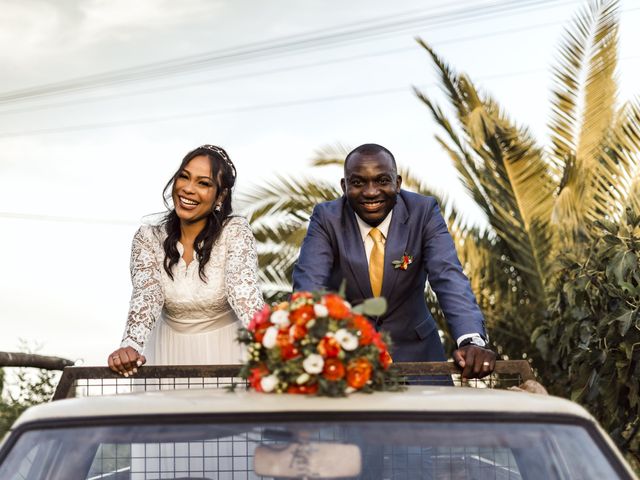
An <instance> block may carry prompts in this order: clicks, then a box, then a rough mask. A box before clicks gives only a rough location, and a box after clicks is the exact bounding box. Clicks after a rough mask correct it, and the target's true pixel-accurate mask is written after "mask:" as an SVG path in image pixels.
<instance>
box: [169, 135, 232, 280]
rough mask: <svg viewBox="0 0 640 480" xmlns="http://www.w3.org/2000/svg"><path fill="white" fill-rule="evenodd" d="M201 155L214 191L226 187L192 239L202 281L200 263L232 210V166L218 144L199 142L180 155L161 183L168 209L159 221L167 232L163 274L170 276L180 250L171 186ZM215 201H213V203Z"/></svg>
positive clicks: (208, 255)
mask: <svg viewBox="0 0 640 480" xmlns="http://www.w3.org/2000/svg"><path fill="white" fill-rule="evenodd" d="M200 155H203V156H205V157H207V158H208V159H209V161H210V162H211V173H212V175H213V176H214V181H215V182H216V183H217V186H218V195H220V194H222V193H223V192H224V191H225V190H226V196H225V197H224V200H223V202H222V205H221V208H220V210H219V211H217V210H216V209H215V208H214V209H213V210H212V211H211V212H210V213H209V215H207V223H206V224H205V226H204V228H203V229H202V231H201V232H200V233H199V234H198V236H197V237H196V239H195V241H194V245H193V248H194V250H195V252H196V255H197V256H198V261H199V262H200V265H199V267H198V274H199V275H200V278H201V279H202V281H204V282H206V281H207V280H206V275H205V273H204V267H205V265H206V264H207V262H208V261H209V257H210V256H211V249H212V248H213V244H214V243H215V242H216V240H217V239H218V237H220V233H221V232H222V227H223V226H224V224H225V222H226V221H227V219H228V218H229V216H230V215H231V212H232V208H231V189H232V188H233V185H234V184H235V182H236V169H235V167H234V165H233V163H232V162H231V159H230V158H229V155H227V152H225V151H224V150H223V149H222V148H220V147H216V146H215V145H202V146H201V147H198V148H196V149H195V150H192V151H190V152H189V153H187V155H185V157H184V158H183V159H182V163H181V164H180V168H178V170H177V171H176V173H174V174H173V176H172V177H171V180H169V182H168V183H167V185H166V186H165V187H164V190H163V195H164V204H165V206H166V207H167V209H168V210H169V213H167V215H166V216H165V218H164V221H163V225H164V228H165V230H166V232H167V238H166V239H165V240H164V243H163V246H164V270H165V271H166V272H167V275H169V277H170V278H171V280H173V273H172V272H171V269H172V268H173V266H174V265H175V264H177V263H178V261H179V260H180V252H178V240H180V218H179V217H178V214H177V213H176V209H175V206H173V205H172V200H173V195H172V194H173V188H174V185H175V182H176V179H177V178H178V176H179V175H180V173H181V172H182V171H183V170H184V168H185V167H186V166H187V163H189V162H190V161H191V160H192V159H193V158H195V157H197V156H200ZM215 204H217V202H216V203H214V205H215Z"/></svg>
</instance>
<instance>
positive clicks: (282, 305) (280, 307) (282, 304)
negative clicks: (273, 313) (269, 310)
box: [273, 302, 289, 310]
mask: <svg viewBox="0 0 640 480" xmlns="http://www.w3.org/2000/svg"><path fill="white" fill-rule="evenodd" d="M288 308H289V302H280V303H279V304H278V305H276V306H275V307H273V309H274V310H287V309H288Z"/></svg>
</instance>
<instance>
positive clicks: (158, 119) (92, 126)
mask: <svg viewBox="0 0 640 480" xmlns="http://www.w3.org/2000/svg"><path fill="white" fill-rule="evenodd" d="M636 58H640V55H630V56H626V57H623V58H621V59H625V60H630V59H636ZM547 71H548V70H547V69H542V68H536V69H531V70H520V71H517V72H505V73H499V74H494V75H484V76H479V77H477V78H476V81H482V80H491V79H496V78H508V77H518V76H522V75H530V74H534V73H542V72H547ZM436 86H438V84H437V83H431V84H427V85H422V86H420V87H419V88H422V89H425V88H430V87H436ZM410 92H411V90H410V88H409V87H408V86H403V87H392V88H386V89H380V90H370V91H366V92H357V93H345V94H339V95H330V96H323V97H312V98H302V99H297V100H287V101H282V102H273V103H265V104H259V105H246V106H244V107H230V108H223V109H218V110H202V111H197V112H188V113H181V114H175V115H164V116H155V117H146V118H139V119H133V120H114V121H111V122H96V123H88V124H83V125H69V126H62V127H52V128H40V129H33V130H23V131H18V132H5V133H2V132H0V138H10V137H24V136H33V135H48V134H55V133H67V132H76V131H84V130H97V129H103V128H114V127H122V126H127V125H143V124H153V123H163V122H167V121H172V120H187V119H192V118H198V117H210V116H217V115H224V114H234V113H247V112H253V111H258V110H269V109H274V108H286V107H296V106H300V105H308V104H313V103H324V102H335V101H344V100H352V99H358V98H366V97H376V96H380V95H390V94H397V93H410Z"/></svg>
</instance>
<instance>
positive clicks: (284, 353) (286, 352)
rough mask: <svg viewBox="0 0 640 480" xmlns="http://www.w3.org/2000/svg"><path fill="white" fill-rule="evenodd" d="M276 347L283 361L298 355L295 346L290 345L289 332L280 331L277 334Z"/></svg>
mask: <svg viewBox="0 0 640 480" xmlns="http://www.w3.org/2000/svg"><path fill="white" fill-rule="evenodd" d="M276 345H277V346H278V347H280V357H282V359H283V360H290V359H292V358H295V357H297V356H298V355H300V352H299V351H298V349H297V348H296V346H295V345H293V344H292V343H291V337H289V330H280V331H279V332H278V338H277V340H276Z"/></svg>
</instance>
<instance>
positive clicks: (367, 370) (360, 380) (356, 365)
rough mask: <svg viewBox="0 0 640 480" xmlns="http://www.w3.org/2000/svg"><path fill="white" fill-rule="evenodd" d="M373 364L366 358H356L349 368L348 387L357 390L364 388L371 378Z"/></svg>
mask: <svg viewBox="0 0 640 480" xmlns="http://www.w3.org/2000/svg"><path fill="white" fill-rule="evenodd" d="M371 371H372V367H371V362H369V360H367V359H366V358H356V359H355V360H352V361H350V362H349V365H348V366H347V385H349V386H350V387H352V388H355V389H356V390H358V389H360V388H362V387H364V386H365V385H366V384H367V382H368V381H369V379H370V378H371Z"/></svg>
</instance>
